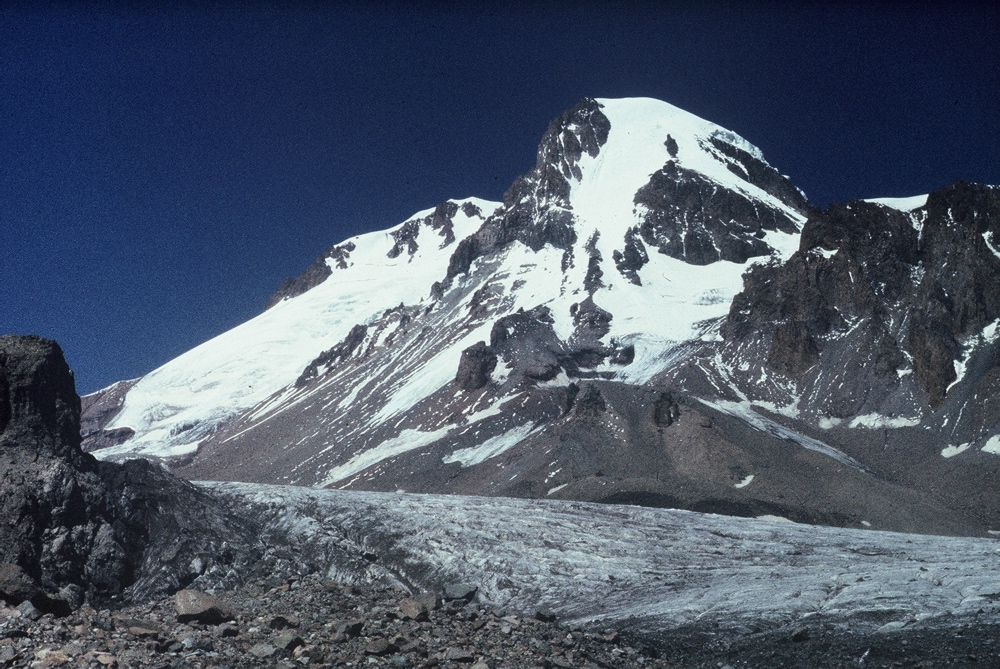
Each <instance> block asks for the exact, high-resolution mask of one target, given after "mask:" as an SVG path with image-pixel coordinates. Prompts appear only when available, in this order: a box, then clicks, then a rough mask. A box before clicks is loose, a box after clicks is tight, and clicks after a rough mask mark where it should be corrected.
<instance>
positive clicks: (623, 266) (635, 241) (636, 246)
mask: <svg viewBox="0 0 1000 669" xmlns="http://www.w3.org/2000/svg"><path fill="white" fill-rule="evenodd" d="M613 260H614V261H615V267H617V268H618V271H619V272H620V273H621V275H622V276H623V277H625V278H626V279H628V280H629V281H630V282H632V283H634V284H635V285H637V286H641V285H642V280H641V279H640V278H639V270H640V269H642V266H643V265H645V264H646V263H648V262H649V255H648V254H647V253H646V246H645V245H644V244H643V243H642V238H641V237H640V236H639V234H638V233H637V232H636V230H635V229H634V228H630V229H629V230H628V232H626V233H625V248H624V250H622V251H618V250H616V251H615V252H614V254H613Z"/></svg>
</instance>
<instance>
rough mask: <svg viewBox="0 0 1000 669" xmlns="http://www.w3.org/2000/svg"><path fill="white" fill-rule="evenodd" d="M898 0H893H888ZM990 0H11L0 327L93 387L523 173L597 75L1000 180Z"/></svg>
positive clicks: (627, 91) (797, 178)
mask: <svg viewBox="0 0 1000 669" xmlns="http://www.w3.org/2000/svg"><path fill="white" fill-rule="evenodd" d="M870 5H874V6H870ZM998 29H1000V12H998V10H997V9H995V8H991V6H990V4H989V3H955V2H948V3H944V2H942V3H931V4H920V3H917V2H899V3H894V4H886V3H845V2H841V3H836V4H828V3H816V2H812V3H789V2H780V3H779V2H773V3H762V2H746V3H743V2H735V3H714V2H712V3H709V2H705V3H697V2H683V3H681V2H678V3H667V2H660V3H655V4H640V3H620V2H590V3H579V2H563V3H528V2H506V3H498V2H486V3H459V2H455V3H418V2H409V3H398V4H381V5H376V4H374V3H370V2H364V3H352V4H347V3H332V2H329V3H319V2H318V3H293V2H270V3H266V2H251V3H228V4H220V3H209V2H199V3H184V2H141V3H140V2H133V3H122V2H119V3H115V2H101V3H96V2H90V3H88V2H82V1H80V2H61V3H40V2H34V3H18V2H13V1H10V0H8V1H5V2H3V3H0V333H21V334H27V333H37V334H40V335H43V336H46V337H50V338H54V339H56V340H58V341H59V342H60V343H61V345H62V346H63V349H64V351H65V353H66V357H67V359H68V360H69V362H70V365H71V366H72V367H73V368H74V370H75V372H76V378H77V386H78V390H79V391H80V392H90V391H93V390H96V389H98V388H100V387H103V386H104V385H107V384H109V383H111V382H113V381H115V380H118V379H124V378H130V377H135V376H139V375H142V374H144V373H146V372H149V371H151V370H152V369H154V368H155V367H157V366H159V365H160V364H163V363H164V362H166V361H167V360H169V359H171V358H172V357H174V356H176V355H178V354H180V353H182V352H184V351H185V350H187V349H189V348H191V347H193V346H195V345H197V344H198V343H200V342H202V341H204V340H206V339H208V338H210V337H212V336H214V335H216V334H218V333H220V332H222V331H224V330H226V329H229V328H230V327H233V326H235V325H237V324H239V323H241V322H243V321H244V320H246V319H248V318H250V317H252V316H254V315H255V314H257V313H259V312H260V310H261V309H262V307H263V305H264V303H265V301H266V299H267V297H268V296H269V295H270V294H271V293H272V292H273V291H274V289H275V288H277V286H278V285H279V284H280V282H281V281H282V279H284V278H286V277H289V276H294V275H297V274H298V273H299V272H300V271H301V270H302V269H304V268H305V266H306V265H308V264H309V262H310V261H311V260H312V259H313V258H314V257H315V256H316V255H317V254H319V253H320V252H322V251H323V250H325V249H326V248H328V247H329V246H330V245H332V244H334V243H336V242H338V241H340V240H342V239H344V238H346V237H349V236H351V235H354V234H357V233H359V232H364V231H369V230H375V229H382V228H386V227H389V226H392V225H395V224H396V223H399V222H401V221H403V220H404V219H405V218H407V217H408V216H409V215H410V214H412V213H413V212H415V211H418V210H420V209H425V208H428V207H432V206H434V205H435V204H437V203H438V202H441V201H443V200H445V199H448V198H459V197H468V196H478V197H483V198H488V199H495V200H499V199H500V198H501V196H502V194H503V191H504V190H505V189H506V188H507V186H508V185H509V184H510V183H511V181H513V179H514V178H515V177H516V176H517V175H518V174H521V173H523V172H525V171H527V170H528V169H530V168H531V167H532V165H533V164H534V154H535V149H536V147H537V142H538V140H539V138H540V137H541V135H542V133H543V132H544V131H545V128H546V125H547V123H548V121H549V120H550V119H551V118H553V117H554V116H556V115H558V114H559V113H561V112H562V111H563V110H565V109H566V108H568V107H570V106H572V105H573V104H574V103H575V102H576V101H577V100H578V99H579V98H581V97H584V96H594V97H626V96H648V97H655V98H659V99H662V100H666V101H668V102H670V103H672V104H675V105H677V106H679V107H682V108H684V109H686V110H688V111H690V112H693V113H695V114H697V115H699V116H702V117H703V118H706V119H708V120H711V121H714V122H715V123H718V124H720V125H722V126H724V127H727V128H729V129H731V130H734V131H736V132H737V133H739V134H741V135H742V136H744V137H745V138H746V139H748V140H749V141H750V142H752V143H754V144H756V145H757V146H759V147H760V148H761V149H762V150H763V152H764V155H765V157H766V158H767V159H768V161H769V162H770V163H771V164H772V165H774V166H775V167H777V168H778V169H779V170H781V171H782V172H783V173H785V174H788V175H789V176H790V177H791V178H792V180H793V181H794V182H795V183H796V184H797V185H798V186H799V187H800V188H802V189H803V190H804V191H805V192H806V194H807V195H808V196H809V197H810V199H812V200H813V201H814V202H816V203H818V204H821V205H826V204H828V203H830V202H833V201H846V200H848V199H850V198H864V197H876V196H906V195H914V194H919V193H925V192H928V191H930V190H933V189H936V188H939V187H941V186H944V185H946V184H948V183H950V182H952V181H955V180H956V179H964V180H969V181H978V182H984V183H993V184H997V183H1000V145H998V138H1000V111H998V103H1000V46H998V42H1000V40H997V37H996V35H997V33H998Z"/></svg>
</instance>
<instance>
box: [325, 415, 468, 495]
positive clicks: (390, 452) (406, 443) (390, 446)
mask: <svg viewBox="0 0 1000 669" xmlns="http://www.w3.org/2000/svg"><path fill="white" fill-rule="evenodd" d="M451 429H452V427H451V426H447V427H442V428H440V429H438V430H434V431H432V432H421V431H419V430H403V431H402V432H400V433H399V436H397V437H393V438H392V439H387V440H386V441H383V442H382V443H381V444H379V445H378V446H375V447H374V448H369V449H367V450H364V451H361V452H360V453H358V454H357V455H355V456H354V457H352V458H351V459H350V460H348V461H347V462H345V463H344V464H342V465H340V466H337V467H334V468H333V469H331V470H330V471H328V472H327V474H326V478H325V479H324V480H323V483H322V484H321V485H323V486H328V485H333V484H334V483H337V482H338V481H343V480H344V479H346V478H350V477H351V476H354V475H355V474H357V473H359V472H362V471H364V470H365V469H368V468H369V467H371V466H372V465H375V464H377V463H379V462H381V461H382V460H385V459H387V458H391V457H394V456H397V455H402V454H403V453H406V452H407V451H412V450H414V449H417V448H421V447H423V446H427V445H428V444H433V443H434V442H435V441H437V440H438V439H440V438H442V437H444V436H445V435H446V434H448V432H449V431H450V430H451Z"/></svg>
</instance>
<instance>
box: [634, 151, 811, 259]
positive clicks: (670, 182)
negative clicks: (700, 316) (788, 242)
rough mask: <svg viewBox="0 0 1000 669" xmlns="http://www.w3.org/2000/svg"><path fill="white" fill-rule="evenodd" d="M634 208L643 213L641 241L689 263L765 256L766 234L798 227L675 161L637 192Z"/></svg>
mask: <svg viewBox="0 0 1000 669" xmlns="http://www.w3.org/2000/svg"><path fill="white" fill-rule="evenodd" d="M768 169H771V170H772V171H773V169H772V168H768ZM635 204H636V205H637V206H638V207H640V208H641V212H642V218H643V222H642V224H641V225H640V227H639V232H640V234H641V236H642V240H643V241H644V242H645V243H646V244H648V245H649V246H652V247H654V248H656V249H658V250H659V252H660V253H664V254H666V255H668V256H670V257H672V258H677V259H678V260H683V261H685V262H687V263H690V264H692V265H708V264H710V263H713V262H717V261H719V260H728V261H731V262H735V263H745V262H746V261H747V260H748V259H749V258H753V257H756V256H766V255H769V254H770V253H771V246H770V245H769V244H768V243H767V242H765V241H764V234H765V231H767V230H780V231H782V232H788V233H793V232H795V231H796V230H797V229H798V224H797V223H796V221H795V220H794V219H793V218H792V217H791V216H790V215H788V214H785V213H783V212H781V211H779V210H777V209H772V208H769V207H764V206H763V205H761V204H759V203H757V202H755V201H754V200H752V199H750V198H749V197H747V196H745V195H743V194H741V193H739V192H737V191H734V190H726V189H721V188H719V187H718V185H717V184H716V183H715V182H713V181H711V180H709V179H707V178H706V177H704V176H702V175H701V174H699V173H697V172H694V171H691V170H688V169H685V168H683V167H680V166H678V165H677V163H676V161H673V160H671V161H669V162H667V164H666V165H664V166H663V168H662V169H661V170H660V171H658V172H656V173H654V174H653V175H652V176H650V179H649V183H647V184H646V185H645V186H643V187H642V188H640V189H639V190H638V191H637V192H636V194H635Z"/></svg>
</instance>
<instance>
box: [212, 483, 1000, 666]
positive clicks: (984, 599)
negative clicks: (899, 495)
mask: <svg viewBox="0 0 1000 669" xmlns="http://www.w3.org/2000/svg"><path fill="white" fill-rule="evenodd" d="M199 485H202V486H204V487H205V488H207V489H208V490H209V491H212V492H214V493H217V494H221V495H224V496H226V497H228V498H230V499H231V500H232V501H233V502H234V503H235V504H237V505H239V506H240V507H241V508H246V509H250V510H251V512H253V513H254V514H255V516H256V517H258V518H260V520H261V522H262V523H263V524H264V526H265V528H274V529H273V530H272V531H274V532H276V533H277V534H278V535H279V536H281V537H283V540H284V541H287V542H291V543H293V544H298V545H301V546H303V547H308V548H309V550H310V554H313V555H317V556H326V555H328V556H330V557H329V558H327V559H329V560H331V561H332V562H331V564H330V565H329V566H328V568H329V570H330V571H331V572H337V570H338V569H340V568H341V566H340V563H338V562H336V561H335V560H336V559H337V556H339V555H342V554H343V551H345V550H346V551H354V552H355V553H357V556H356V562H358V563H362V564H364V565H365V569H366V570H368V571H369V572H370V573H371V576H372V577H373V576H377V575H382V576H383V577H384V578H386V579H388V580H390V581H391V580H393V579H396V581H397V582H398V578H399V577H398V575H400V574H402V575H404V577H405V578H407V579H409V583H408V584H406V585H407V587H418V588H439V587H441V585H442V584H449V583H472V584H475V585H477V586H478V587H479V593H480V594H479V596H480V597H481V598H482V599H483V600H484V601H485V602H486V603H488V604H489V605H491V606H494V607H497V608H501V609H505V610H507V611H509V612H514V613H517V612H520V613H522V614H527V615H531V614H533V612H534V611H536V610H537V609H538V608H540V607H545V608H548V609H551V610H552V611H553V612H555V613H556V614H557V615H558V616H559V619H560V621H561V622H562V623H564V624H565V625H567V626H569V627H571V626H573V625H582V626H585V627H588V628H590V629H595V630H600V629H603V628H605V627H616V628H621V629H624V628H627V629H628V630H629V632H631V633H639V634H641V633H648V634H660V635H662V634H663V633H664V632H669V631H670V630H672V629H677V628H681V627H683V626H685V625H690V624H692V623H703V624H704V625H705V629H706V630H711V632H712V634H716V633H718V632H723V631H726V630H732V631H734V633H738V634H744V635H745V634H746V633H747V630H748V629H751V628H755V627H756V628H760V629H784V630H793V629H795V627H796V626H798V625H800V624H803V623H805V622H808V621H813V622H814V623H817V624H819V623H826V622H831V623H837V624H843V625H846V626H849V628H850V630H851V631H852V632H860V631H863V630H865V629H870V630H872V631H874V629H877V628H878V627H880V626H882V625H884V624H886V623H887V622H893V621H898V622H901V623H904V624H905V625H907V626H909V625H912V624H914V623H915V621H917V620H920V621H924V624H930V623H932V622H933V621H935V620H940V621H942V623H943V624H949V623H948V621H952V622H951V623H950V624H954V621H955V620H956V616H965V615H968V616H974V615H977V612H980V613H979V614H978V615H981V616H983V617H985V618H987V619H994V618H995V617H996V616H997V615H998V613H1000V601H998V599H1000V598H998V597H997V595H998V594H1000V587H998V585H997V581H996V577H995V574H996V569H997V565H998V563H1000V544H998V543H997V542H996V541H995V540H993V539H973V538H960V537H935V536H919V535H907V534H895V533H890V532H878V531H875V530H871V529H854V530H851V529H842V528H831V527H816V526H811V525H801V524H797V523H792V522H787V521H778V520H761V519H749V518H734V517H725V516H715V515H711V514H699V513H694V512H688V511H676V510H669V509H650V508H641V507H632V506H619V505H601V504H588V503H582V502H561V501H558V500H521V499H504V498H483V497H461V496H444V495H412V494H399V493H370V492H353V491H351V492H349V491H340V490H310V489H304V488H297V489H296V488H293V487H290V486H261V485H252V484H240V483H212V484H199ZM374 546H377V547H378V550H377V551H373V549H372V547H374ZM365 552H368V553H373V552H377V555H378V558H377V560H375V561H365V560H362V559H360V558H359V557H358V556H361V555H363V554H364V553H365ZM319 566H320V567H322V566H323V565H319ZM401 585H404V584H401ZM788 633H790V632H786V634H788ZM630 666H631V665H630Z"/></svg>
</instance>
